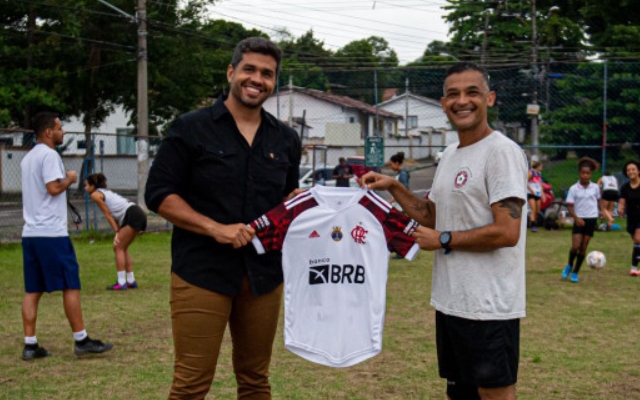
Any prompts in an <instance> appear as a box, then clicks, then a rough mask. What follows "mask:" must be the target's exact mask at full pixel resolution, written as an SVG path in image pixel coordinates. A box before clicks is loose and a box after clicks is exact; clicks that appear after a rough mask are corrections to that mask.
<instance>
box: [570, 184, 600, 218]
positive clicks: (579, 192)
mask: <svg viewBox="0 0 640 400" xmlns="http://www.w3.org/2000/svg"><path fill="white" fill-rule="evenodd" d="M598 200H600V188H599V187H598V185H596V184H595V183H593V182H589V185H588V186H587V187H584V186H582V185H581V184H580V182H577V183H575V184H573V185H572V186H571V187H570V188H569V193H568V194H567V204H573V211H574V212H575V213H576V215H577V216H578V217H580V218H598V216H599V215H600V209H599V208H598Z"/></svg>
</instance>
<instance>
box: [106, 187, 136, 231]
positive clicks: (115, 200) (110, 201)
mask: <svg viewBox="0 0 640 400" xmlns="http://www.w3.org/2000/svg"><path fill="white" fill-rule="evenodd" d="M98 191H99V192H100V193H102V194H103V195H104V204H106V205H107V208H108V209H109V212H110V213H111V215H112V216H113V218H114V219H115V220H116V221H118V225H122V220H123V219H124V215H125V214H126V212H127V210H128V209H129V207H131V206H134V205H135V203H132V202H130V201H129V200H127V199H125V198H124V197H122V196H120V195H119V194H118V193H115V192H112V191H111V190H109V189H98Z"/></svg>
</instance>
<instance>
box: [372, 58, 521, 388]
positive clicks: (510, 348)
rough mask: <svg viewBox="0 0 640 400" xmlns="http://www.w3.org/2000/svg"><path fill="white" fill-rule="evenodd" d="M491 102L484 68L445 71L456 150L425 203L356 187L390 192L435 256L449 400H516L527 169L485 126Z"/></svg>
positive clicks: (387, 186)
mask: <svg viewBox="0 0 640 400" xmlns="http://www.w3.org/2000/svg"><path fill="white" fill-rule="evenodd" d="M495 97H496V94H495V93H494V92H492V91H491V90H490V89H489V77H488V75H487V72H486V70H485V69H484V68H482V67H479V66H477V65H475V64H473V63H466V62H463V63H458V64H456V65H454V66H453V67H451V68H450V69H449V70H448V71H447V77H446V79H445V84H444V96H443V97H442V99H441V104H442V108H443V109H444V111H445V112H446V114H447V117H448V118H449V120H450V121H451V123H452V125H454V126H456V127H457V129H458V137H459V138H460V143H456V144H452V145H450V146H449V147H447V149H446V150H445V151H444V154H443V155H442V160H441V162H440V164H439V165H438V169H437V171H436V175H435V177H434V181H433V187H432V190H431V193H430V195H429V199H427V200H424V199H419V198H417V197H416V196H414V195H413V194H412V193H411V192H410V191H408V190H407V189H405V188H404V187H403V186H402V185H401V184H400V183H399V182H398V181H397V180H395V179H393V178H392V177H388V176H383V175H380V174H375V173H368V174H366V175H364V176H363V177H362V179H361V181H362V182H363V184H366V185H368V186H369V188H370V189H383V190H389V192H390V193H391V195H392V196H393V198H394V199H395V200H396V201H398V202H399V203H400V205H401V206H402V208H403V210H404V211H405V212H406V213H407V214H408V215H409V216H410V217H412V218H413V219H414V220H416V221H417V222H418V223H420V225H421V226H420V227H418V229H417V230H416V232H415V233H414V234H413V236H414V237H415V238H416V242H417V243H418V244H419V245H420V247H421V248H422V249H423V250H431V251H434V257H435V260H434V267H433V282H432V295H431V305H432V306H433V307H435V309H436V344H437V350H438V366H439V371H440V376H441V377H443V378H445V379H447V398H448V399H450V400H474V399H483V400H484V399H499V400H515V398H516V390H515V383H516V381H517V375H518V359H519V347H520V318H523V317H524V316H525V268H524V266H525V263H524V250H525V248H524V245H525V235H526V219H524V218H522V206H523V204H524V202H525V201H526V191H527V160H526V157H525V155H524V153H523V152H522V150H521V149H520V148H519V147H518V146H517V144H515V143H514V142H513V141H511V140H510V139H508V138H507V137H505V136H504V135H502V134H501V133H500V132H496V131H494V130H493V129H491V127H490V126H489V124H488V121H487V108H488V107H491V106H493V104H494V102H495ZM436 210H437V212H436Z"/></svg>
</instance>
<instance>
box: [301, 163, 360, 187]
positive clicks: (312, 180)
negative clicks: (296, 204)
mask: <svg viewBox="0 0 640 400" xmlns="http://www.w3.org/2000/svg"><path fill="white" fill-rule="evenodd" d="M334 168H335V167H330V168H329V167H324V166H323V167H316V169H315V171H314V170H313V168H312V167H308V166H301V167H300V180H299V181H298V185H299V186H300V189H309V188H310V187H312V186H314V185H323V186H335V185H336V180H335V179H333V169H334ZM349 186H351V187H360V183H358V178H357V177H355V176H354V177H353V178H351V179H349Z"/></svg>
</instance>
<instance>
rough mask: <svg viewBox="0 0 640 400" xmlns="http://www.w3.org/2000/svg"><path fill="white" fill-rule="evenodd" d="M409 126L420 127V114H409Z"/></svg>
mask: <svg viewBox="0 0 640 400" xmlns="http://www.w3.org/2000/svg"><path fill="white" fill-rule="evenodd" d="M407 127H409V129H411V128H417V127H418V116H417V115H409V116H407Z"/></svg>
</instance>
